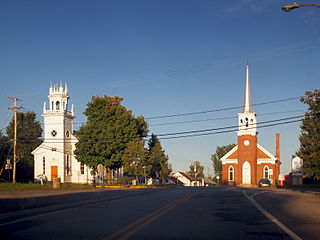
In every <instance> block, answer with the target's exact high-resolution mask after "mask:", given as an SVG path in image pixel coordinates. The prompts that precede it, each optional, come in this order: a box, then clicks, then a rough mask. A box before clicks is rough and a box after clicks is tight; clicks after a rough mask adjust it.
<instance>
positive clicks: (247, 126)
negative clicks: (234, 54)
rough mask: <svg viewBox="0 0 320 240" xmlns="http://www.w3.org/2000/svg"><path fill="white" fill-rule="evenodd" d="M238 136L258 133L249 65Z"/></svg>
mask: <svg viewBox="0 0 320 240" xmlns="http://www.w3.org/2000/svg"><path fill="white" fill-rule="evenodd" d="M238 119H239V120H238V125H239V131H238V136H241V135H253V136H255V135H256V134H257V116H256V114H255V113H254V112H253V111H252V106H251V97H250V82H249V66H248V65H247V66H246V85H245V94H244V104H243V110H242V112H241V113H238Z"/></svg>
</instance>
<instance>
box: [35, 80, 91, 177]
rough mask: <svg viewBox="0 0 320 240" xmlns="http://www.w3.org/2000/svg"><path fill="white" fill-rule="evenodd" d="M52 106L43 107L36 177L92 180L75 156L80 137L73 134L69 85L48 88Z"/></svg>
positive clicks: (72, 109)
mask: <svg viewBox="0 0 320 240" xmlns="http://www.w3.org/2000/svg"><path fill="white" fill-rule="evenodd" d="M48 98H49V109H47V107H46V102H45V103H44V106H43V115H42V116H43V118H44V141H43V143H42V144H41V145H40V146H38V147H37V148H36V149H35V150H33V151H32V154H33V155H34V177H35V178H37V177H39V176H46V178H47V179H48V180H49V181H52V180H53V179H54V178H57V177H59V178H60V179H61V182H62V183H63V182H68V183H90V182H92V180H93V176H92V175H91V173H90V169H89V168H88V167H87V166H86V165H85V164H83V163H80V162H78V161H77V159H76V158H75V156H74V154H73V152H74V150H75V144H76V143H77V142H78V139H77V138H76V137H75V136H74V135H73V119H74V118H75V116H74V108H73V105H72V107H71V111H68V105H69V103H68V100H69V96H68V88H67V84H65V88H64V89H63V87H62V83H61V82H60V87H58V84H57V85H55V86H52V84H50V88H49V96H48Z"/></svg>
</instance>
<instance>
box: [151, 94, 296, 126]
mask: <svg viewBox="0 0 320 240" xmlns="http://www.w3.org/2000/svg"><path fill="white" fill-rule="evenodd" d="M300 98H301V96H299V97H291V98H284V99H278V100H273V101H268V102H262V103H255V104H251V105H252V106H260V105H266V104H272V103H278V102H287V101H292V100H296V99H300ZM239 108H243V105H242V106H237V107H228V108H218V109H212V110H206V111H197V112H188V113H178V114H171V115H160V116H154V117H147V118H146V119H148V120H152V119H160V118H172V117H181V116H191V115H198V114H205V113H211V112H221V111H228V110H234V109H239Z"/></svg>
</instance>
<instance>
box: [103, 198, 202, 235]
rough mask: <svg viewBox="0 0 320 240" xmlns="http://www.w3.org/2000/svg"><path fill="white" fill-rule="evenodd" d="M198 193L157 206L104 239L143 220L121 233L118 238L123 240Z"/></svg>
mask: <svg viewBox="0 0 320 240" xmlns="http://www.w3.org/2000/svg"><path fill="white" fill-rule="evenodd" d="M198 194H200V193H199V192H198V193H193V194H190V195H188V196H186V197H183V198H180V199H178V200H176V201H174V202H172V203H170V204H167V205H166V206H164V207H162V208H159V209H158V210H156V211H154V212H152V213H150V214H148V215H146V216H144V217H142V218H140V219H138V220H137V221H135V222H133V223H131V224H130V225H128V226H126V227H124V228H122V229H121V230H119V231H118V232H116V233H114V234H112V235H110V236H108V237H107V238H105V240H111V239H114V238H116V237H117V236H119V235H121V234H123V233H125V232H126V231H128V230H129V229H131V228H133V227H135V226H136V225H138V224H139V223H141V222H143V221H145V222H143V223H142V224H140V225H139V226H137V227H136V228H134V229H133V230H131V231H129V232H127V233H126V234H125V235H123V236H122V237H120V238H119V239H121V240H124V239H127V238H128V237H130V236H132V235H133V234H134V233H136V232H138V231H139V230H141V229H142V228H143V227H145V226H146V225H148V224H150V223H151V222H153V221H154V220H156V219H158V218H159V217H160V216H162V215H163V214H165V213H166V212H168V211H169V210H171V209H173V208H175V207H176V206H178V205H180V204H181V203H183V202H185V201H187V200H188V199H190V198H192V197H194V196H196V195H198Z"/></svg>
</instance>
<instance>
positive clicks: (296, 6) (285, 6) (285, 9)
mask: <svg viewBox="0 0 320 240" xmlns="http://www.w3.org/2000/svg"><path fill="white" fill-rule="evenodd" d="M305 6H313V7H318V8H320V5H319V4H314V3H310V4H297V3H293V4H288V5H284V6H283V7H282V10H283V11H285V12H290V11H291V10H293V9H295V8H299V7H305Z"/></svg>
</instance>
